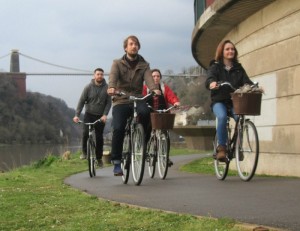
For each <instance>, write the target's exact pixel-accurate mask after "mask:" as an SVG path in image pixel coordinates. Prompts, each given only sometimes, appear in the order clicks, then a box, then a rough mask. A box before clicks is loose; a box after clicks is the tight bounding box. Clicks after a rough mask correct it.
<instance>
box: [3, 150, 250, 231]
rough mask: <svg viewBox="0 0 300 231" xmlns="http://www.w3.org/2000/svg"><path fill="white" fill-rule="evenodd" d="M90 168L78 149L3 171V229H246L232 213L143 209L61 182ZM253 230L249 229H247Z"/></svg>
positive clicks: (233, 230)
mask: <svg viewBox="0 0 300 231" xmlns="http://www.w3.org/2000/svg"><path fill="white" fill-rule="evenodd" d="M81 171H86V164H85V162H83V161H80V160H79V153H76V154H72V155H71V159H70V160H62V158H60V157H56V156H52V155H49V156H47V157H46V158H44V159H42V160H40V161H38V162H35V163H34V164H32V165H30V166H26V167H22V168H18V169H15V170H12V171H10V172H6V173H1V174H0V204H1V210H0V230H64V231H65V230H72V231H73V230H89V231H90V230H91V231H93V230H172V231H173V230H232V231H235V230H247V229H243V228H241V227H237V226H235V224H236V222H235V221H234V220H232V219H227V218H224V219H212V218H198V217H195V216H191V215H179V214H172V213H165V212H163V211H154V210H145V209H139V208H132V207H128V206H123V205H120V204H117V203H111V202H109V201H106V200H102V199H98V198H97V197H95V196H91V195H88V194H85V193H82V192H81V191H79V190H77V189H73V188H71V187H69V186H67V185H65V184H64V183H63V180H64V178H65V177H67V176H69V175H71V174H75V173H77V172H81ZM248 230H249V229H248Z"/></svg>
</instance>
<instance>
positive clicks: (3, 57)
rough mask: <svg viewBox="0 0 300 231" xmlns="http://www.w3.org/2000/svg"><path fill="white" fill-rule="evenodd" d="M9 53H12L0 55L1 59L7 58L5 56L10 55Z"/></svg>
mask: <svg viewBox="0 0 300 231" xmlns="http://www.w3.org/2000/svg"><path fill="white" fill-rule="evenodd" d="M9 55H10V53H9V54H7V55H3V56H1V57H0V59H3V58H5V57H7V56H9Z"/></svg>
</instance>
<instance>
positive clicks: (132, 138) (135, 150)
mask: <svg viewBox="0 0 300 231" xmlns="http://www.w3.org/2000/svg"><path fill="white" fill-rule="evenodd" d="M118 94H119V95H126V94H125V93H123V92H120V93H118ZM150 95H152V93H150V94H148V95H146V96H144V97H135V96H129V97H128V98H129V100H130V101H132V102H133V114H132V116H130V117H129V118H128V120H127V123H126V127H125V136H124V141H123V152H122V159H121V168H122V171H123V176H122V180H123V183H124V184H127V182H128V179H129V173H130V168H131V171H132V178H133V181H134V184H135V185H140V184H141V183H142V180H143V176H144V169H145V159H146V145H145V131H144V128H143V125H142V124H141V123H140V118H139V116H138V113H137V101H142V100H145V99H146V98H147V97H149V96H150Z"/></svg>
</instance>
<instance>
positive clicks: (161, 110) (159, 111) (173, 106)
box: [148, 105, 177, 113]
mask: <svg viewBox="0 0 300 231" xmlns="http://www.w3.org/2000/svg"><path fill="white" fill-rule="evenodd" d="M148 107H149V108H151V109H152V110H153V111H156V112H158V113H166V112H168V111H170V110H171V109H173V108H175V107H177V106H175V105H172V106H171V107H169V108H167V109H159V110H155V109H154V108H153V107H152V106H151V105H148Z"/></svg>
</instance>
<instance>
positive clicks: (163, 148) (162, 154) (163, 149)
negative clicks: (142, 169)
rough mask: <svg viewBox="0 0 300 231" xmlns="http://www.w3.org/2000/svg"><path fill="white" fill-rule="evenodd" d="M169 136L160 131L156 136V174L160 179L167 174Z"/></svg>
mask: <svg viewBox="0 0 300 231" xmlns="http://www.w3.org/2000/svg"><path fill="white" fill-rule="evenodd" d="M169 139H170V138H169V136H168V134H167V133H166V132H161V133H160V137H159V138H158V140H157V142H158V145H157V146H158V149H157V165H158V174H159V177H160V179H162V180H164V179H165V178H166V176H167V174H168V169H169V165H168V162H169V145H168V143H169V141H168V140H169Z"/></svg>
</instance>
